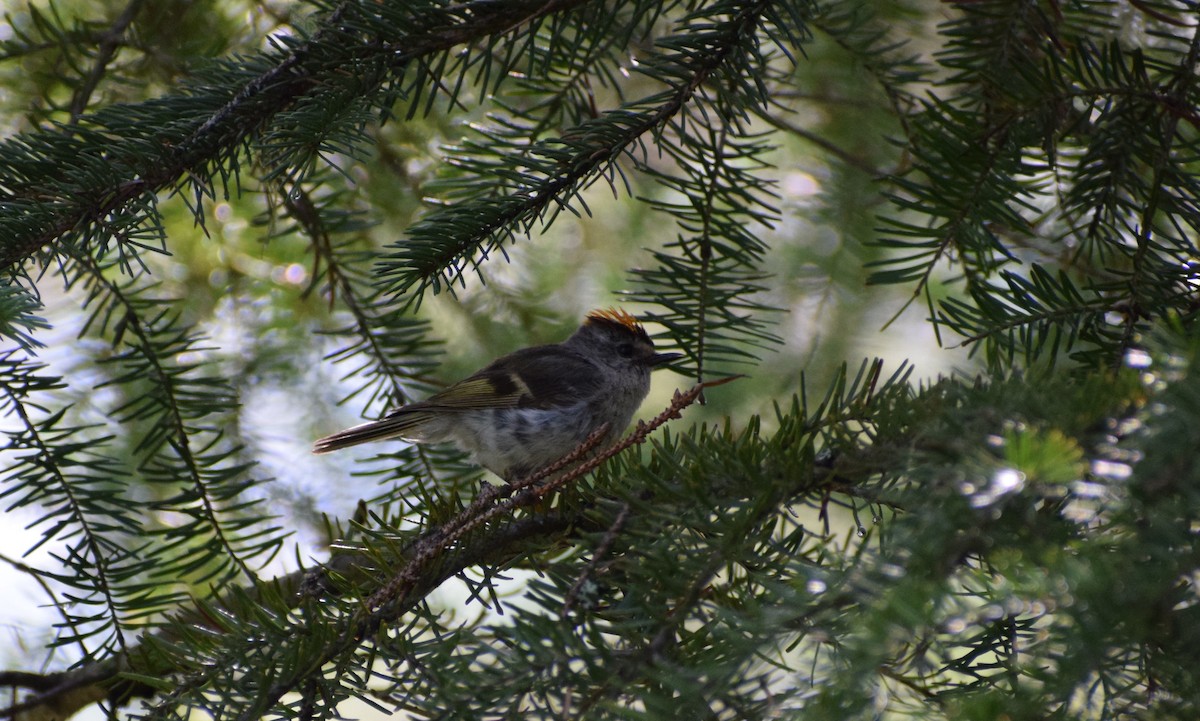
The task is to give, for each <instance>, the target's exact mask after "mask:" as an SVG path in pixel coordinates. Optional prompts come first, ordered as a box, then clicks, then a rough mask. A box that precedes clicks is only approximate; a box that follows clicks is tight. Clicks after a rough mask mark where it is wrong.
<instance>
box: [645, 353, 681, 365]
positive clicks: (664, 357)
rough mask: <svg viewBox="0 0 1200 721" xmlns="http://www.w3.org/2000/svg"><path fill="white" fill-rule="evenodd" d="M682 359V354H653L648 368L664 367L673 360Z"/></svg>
mask: <svg viewBox="0 0 1200 721" xmlns="http://www.w3.org/2000/svg"><path fill="white" fill-rule="evenodd" d="M682 357H683V354H682V353H655V354H654V355H652V356H650V367H651V368H659V367H661V366H665V365H666V364H668V363H670V362H671V361H673V360H676V359H677V358H682Z"/></svg>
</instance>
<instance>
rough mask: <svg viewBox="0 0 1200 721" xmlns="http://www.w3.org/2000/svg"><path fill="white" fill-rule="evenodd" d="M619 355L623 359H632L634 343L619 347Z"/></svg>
mask: <svg viewBox="0 0 1200 721" xmlns="http://www.w3.org/2000/svg"><path fill="white" fill-rule="evenodd" d="M617 353H618V354H619V355H620V356H621V357H622V358H632V357H633V344H632V343H622V344H621V345H619V346H617Z"/></svg>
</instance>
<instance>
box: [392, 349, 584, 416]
mask: <svg viewBox="0 0 1200 721" xmlns="http://www.w3.org/2000/svg"><path fill="white" fill-rule="evenodd" d="M600 384H601V380H600V377H599V373H598V372H597V369H596V367H595V366H594V365H593V364H592V363H591V362H590V361H588V360H587V359H585V358H583V357H582V356H580V355H579V354H578V353H575V352H573V351H570V350H566V349H563V348H561V347H560V346H539V347H536V348H525V349H523V350H519V351H517V352H515V353H512V354H511V355H508V356H505V357H504V358H501V359H500V360H498V361H496V362H494V363H492V364H491V365H489V366H487V367H486V368H484V369H482V370H480V371H479V372H478V373H475V374H474V375H472V376H471V377H469V378H466V379H464V380H462V381H460V382H458V383H455V384H454V385H452V386H450V387H449V388H447V389H446V390H444V391H441V392H439V393H435V394H434V395H432V396H430V397H429V398H426V399H425V400H423V401H420V402H418V403H414V404H413V405H411V406H406V409H410V410H411V409H415V408H418V407H419V408H420V409H422V410H434V411H436V410H477V409H484V408H553V407H555V406H562V405H568V404H570V403H572V402H574V401H576V400H580V399H585V398H590V397H591V396H592V395H594V394H595V393H597V392H599V391H600ZM401 410H404V409H401Z"/></svg>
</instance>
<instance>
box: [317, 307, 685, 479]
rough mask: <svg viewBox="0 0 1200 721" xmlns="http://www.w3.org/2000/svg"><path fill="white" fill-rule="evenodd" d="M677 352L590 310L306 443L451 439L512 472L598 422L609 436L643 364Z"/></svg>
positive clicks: (322, 446) (331, 446) (535, 464)
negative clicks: (554, 332) (558, 337)
mask: <svg viewBox="0 0 1200 721" xmlns="http://www.w3.org/2000/svg"><path fill="white" fill-rule="evenodd" d="M679 357H680V354H679V353H655V352H654V344H653V343H652V342H651V341H650V337H649V336H648V335H646V331H645V330H644V329H643V328H642V326H641V324H639V323H638V322H637V319H636V318H634V317H633V316H632V315H630V314H629V313H627V312H625V311H623V310H618V309H615V308H610V309H608V310H598V311H593V312H591V313H589V314H588V316H587V318H586V319H585V320H584V322H583V325H582V326H580V327H579V330H577V331H575V333H574V334H573V335H572V336H571V337H570V338H568V339H566V340H565V341H563V342H562V343H557V344H554V345H541V346H534V347H533V348H523V349H521V350H518V351H516V352H515V353H510V354H508V355H506V356H504V357H502V358H498V359H497V360H495V361H494V362H492V363H491V365H489V366H487V367H486V368H484V369H482V370H480V371H479V372H477V373H475V374H474V375H472V376H471V377H469V378H467V379H466V380H463V381H460V382H458V383H455V384H454V385H452V386H450V387H449V388H447V389H446V390H444V391H441V392H440V393H436V394H434V395H432V396H430V397H429V398H426V399H425V400H423V401H417V402H416V403H410V404H408V405H406V406H402V407H400V408H397V409H395V410H393V411H391V412H390V413H388V414H387V415H386V416H384V417H383V418H380V419H379V420H377V421H372V422H370V423H364V424H363V425H359V426H355V427H353V428H348V429H346V430H344V431H339V432H338V433H334V434H333V435H331V436H326V437H325V438H322V439H320V440H318V441H317V442H316V444H315V445H314V446H313V452H314V453H328V452H330V451H336V450H338V449H340V448H345V447H347V446H353V445H356V444H359V443H366V442H367V441H379V440H384V439H387V438H402V439H404V440H407V441H412V442H415V443H442V442H453V443H454V444H455V445H457V446H458V447H459V448H461V449H462V450H465V451H468V452H470V453H471V454H472V455H473V456H474V459H475V462H477V463H478V464H479V465H481V466H483V467H484V468H487V469H488V470H490V471H492V472H493V473H495V474H497V475H498V476H500V477H501V478H503V479H505V480H507V481H513V480H516V479H517V478H520V477H521V476H523V475H526V474H528V473H530V472H532V471H535V470H537V469H538V468H541V467H542V466H544V465H546V464H548V463H550V462H552V461H554V460H556V459H558V458H560V457H562V456H564V455H566V454H567V453H569V452H571V451H572V450H573V449H574V448H575V447H576V446H578V445H579V444H580V443H582V442H583V441H584V440H585V439H586V438H587V437H588V436H589V435H591V434H592V432H594V431H595V430H596V429H598V428H600V427H601V426H602V425H604V424H606V423H607V424H608V431H607V434H606V436H605V438H604V439H603V441H602V442H601V445H606V444H609V443H612V442H614V441H615V440H616V439H617V438H618V437H620V435H621V433H622V432H623V431H624V430H625V427H626V426H628V425H629V421H630V419H631V418H632V417H633V414H634V412H635V411H636V410H637V409H638V406H639V405H641V403H642V400H644V399H645V397H646V394H647V393H648V392H649V391H650V371H652V370H654V369H655V368H659V367H661V366H663V365H664V364H666V363H669V362H670V361H673V360H675V359H676V358H679Z"/></svg>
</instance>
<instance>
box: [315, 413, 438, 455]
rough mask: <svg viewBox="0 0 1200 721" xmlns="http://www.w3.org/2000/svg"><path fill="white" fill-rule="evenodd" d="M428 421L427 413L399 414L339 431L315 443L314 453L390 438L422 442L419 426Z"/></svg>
mask: <svg viewBox="0 0 1200 721" xmlns="http://www.w3.org/2000/svg"><path fill="white" fill-rule="evenodd" d="M426 420H428V414H427V413H421V412H417V413H397V414H394V415H390V416H386V417H384V418H380V419H379V420H377V421H371V422H370V423H363V424H362V425H357V426H354V427H353V428H347V429H346V430H344V431H338V432H337V433H334V434H332V435H328V436H325V437H324V438H319V439H317V440H316V441H315V442H314V443H313V450H312V452H313V453H329V452H331V451H337V450H341V449H343V448H349V447H350V446H357V445H358V444H359V443H369V442H371V441H382V440H386V439H388V438H404V439H406V440H410V441H421V440H424V439H423V438H422V434H421V433H420V432H419V430H418V429H419V426H420V425H421V424H422V423H423V422H425V421H426Z"/></svg>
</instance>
